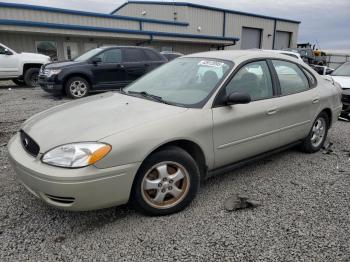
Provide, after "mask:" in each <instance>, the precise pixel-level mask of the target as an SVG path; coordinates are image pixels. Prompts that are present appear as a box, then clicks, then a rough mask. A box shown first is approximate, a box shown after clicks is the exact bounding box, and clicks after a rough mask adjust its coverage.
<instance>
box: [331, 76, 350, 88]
mask: <svg viewBox="0 0 350 262" xmlns="http://www.w3.org/2000/svg"><path fill="white" fill-rule="evenodd" d="M332 78H333V80H334V81H335V82H338V83H339V84H340V85H341V87H342V88H350V76H332Z"/></svg>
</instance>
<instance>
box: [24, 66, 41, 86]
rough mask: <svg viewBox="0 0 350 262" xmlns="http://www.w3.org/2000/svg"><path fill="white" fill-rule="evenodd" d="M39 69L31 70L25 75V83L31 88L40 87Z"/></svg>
mask: <svg viewBox="0 0 350 262" xmlns="http://www.w3.org/2000/svg"><path fill="white" fill-rule="evenodd" d="M38 76H39V68H29V69H28V70H27V71H26V72H25V73H24V83H25V84H26V85H27V86H29V87H36V86H37V85H38Z"/></svg>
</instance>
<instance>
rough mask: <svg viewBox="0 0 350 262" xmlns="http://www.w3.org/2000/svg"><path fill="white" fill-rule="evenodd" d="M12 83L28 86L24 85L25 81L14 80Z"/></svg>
mask: <svg viewBox="0 0 350 262" xmlns="http://www.w3.org/2000/svg"><path fill="white" fill-rule="evenodd" d="M12 82H14V83H15V84H16V85H18V86H25V85H26V83H24V81H23V80H19V79H18V78H14V79H12Z"/></svg>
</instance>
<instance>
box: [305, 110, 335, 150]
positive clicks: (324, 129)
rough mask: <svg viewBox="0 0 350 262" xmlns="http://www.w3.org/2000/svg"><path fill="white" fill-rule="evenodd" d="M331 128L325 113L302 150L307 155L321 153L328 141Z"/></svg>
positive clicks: (313, 126) (317, 119) (316, 122)
mask: <svg viewBox="0 0 350 262" xmlns="http://www.w3.org/2000/svg"><path fill="white" fill-rule="evenodd" d="M328 128H329V118H328V115H327V114H326V113H325V112H322V113H321V114H319V115H318V116H317V118H316V120H315V122H314V123H313V125H312V128H311V130H310V133H309V135H308V136H307V137H306V138H305V139H304V141H303V144H302V145H301V150H302V151H303V152H306V153H315V152H317V151H319V150H320V149H321V148H322V146H323V144H324V142H325V141H326V138H327V134H328Z"/></svg>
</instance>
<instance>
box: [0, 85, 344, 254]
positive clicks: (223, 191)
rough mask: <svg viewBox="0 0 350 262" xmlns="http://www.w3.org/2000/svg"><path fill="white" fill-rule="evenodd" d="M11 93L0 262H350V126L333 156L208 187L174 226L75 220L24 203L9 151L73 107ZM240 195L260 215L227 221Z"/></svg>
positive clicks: (113, 217) (289, 161)
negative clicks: (228, 202)
mask: <svg viewBox="0 0 350 262" xmlns="http://www.w3.org/2000/svg"><path fill="white" fill-rule="evenodd" d="M7 84H8V85H7V86H2V87H0V132H1V133H0V261H22V260H30V261H82V260H89V261H174V260H180V261H258V260H259V261H260V260H261V261H350V215H349V214H350V190H349V188H350V165H349V164H350V153H349V152H350V140H349V137H350V123H349V122H341V121H340V122H338V123H337V124H336V125H335V126H334V128H333V129H332V130H331V131H330V133H329V139H330V141H331V142H333V143H334V145H333V150H334V152H333V153H331V154H323V153H322V152H319V153H316V154H312V155H309V154H302V153H300V152H298V151H297V150H296V149H291V150H289V151H286V152H283V153H280V154H278V155H274V156H272V157H269V158H267V159H265V160H262V161H259V162H257V163H255V164H251V165H248V166H245V167H243V168H240V169H237V170H235V171H234V172H232V173H230V174H225V175H222V176H218V177H214V178H211V179H209V180H208V181H206V182H205V183H204V184H203V185H202V187H201V189H200V192H199V195H198V197H197V198H196V199H195V201H194V202H193V203H192V204H191V206H190V207H189V208H187V209H186V210H185V211H183V212H181V213H178V214H175V215H172V216H168V217H146V216H143V215H141V214H139V213H136V212H135V211H134V210H133V209H132V208H131V207H128V206H122V207H116V208H110V209H105V210H99V211H93V212H79V213H73V212H66V211H61V210H57V209H54V208H51V207H49V206H47V205H46V204H44V203H42V202H41V201H40V200H38V199H36V198H34V197H33V196H32V195H31V194H30V193H28V192H27V190H25V189H24V188H23V187H22V186H21V185H20V184H19V183H18V182H17V181H16V180H15V174H14V171H13V170H12V169H11V167H10V166H9V162H8V157H7V149H6V145H5V144H6V142H7V141H8V139H9V138H10V136H11V134H13V133H14V132H15V131H16V130H18V128H19V126H20V124H21V123H22V122H23V121H24V120H25V119H26V118H28V117H29V116H31V115H33V114H34V113H36V112H39V111H41V110H44V109H46V108H49V107H51V106H54V105H57V104H60V103H64V102H66V101H68V100H67V99H61V98H59V97H53V96H51V95H48V94H46V93H45V92H43V91H42V90H40V89H27V88H15V87H11V88H12V89H11V90H8V88H10V86H9V85H10V83H7ZM345 138H346V139H345ZM235 193H239V194H244V195H248V196H249V197H250V198H251V199H254V200H258V201H259V202H260V203H261V206H259V207H257V208H254V209H243V210H239V211H233V212H227V211H225V210H224V201H225V199H226V198H227V197H229V196H231V195H233V194H235Z"/></svg>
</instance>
